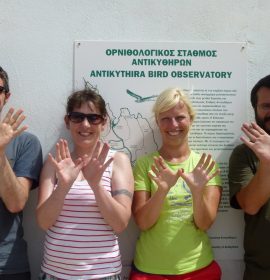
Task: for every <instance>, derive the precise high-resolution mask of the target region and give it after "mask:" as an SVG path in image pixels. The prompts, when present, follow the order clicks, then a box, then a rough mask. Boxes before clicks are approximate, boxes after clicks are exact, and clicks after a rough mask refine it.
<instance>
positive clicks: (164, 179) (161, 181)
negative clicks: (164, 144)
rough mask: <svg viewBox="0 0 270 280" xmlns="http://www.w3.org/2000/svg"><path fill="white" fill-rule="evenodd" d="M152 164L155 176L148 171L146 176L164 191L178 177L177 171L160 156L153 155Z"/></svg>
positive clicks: (168, 188) (167, 189)
mask: <svg viewBox="0 0 270 280" xmlns="http://www.w3.org/2000/svg"><path fill="white" fill-rule="evenodd" d="M154 162H155V163H154V164H153V165H152V167H151V169H152V171H153V172H154V174H155V176H154V175H153V174H152V173H151V172H149V173H148V176H149V177H150V178H151V179H152V180H153V181H154V182H155V183H156V184H157V185H158V186H159V187H160V188H162V189H163V190H164V191H166V192H168V191H169V190H170V188H171V187H173V186H174V185H175V184H176V182H177V180H178V179H179V175H178V172H174V171H172V170H171V169H170V168H169V167H168V166H167V164H166V163H165V162H164V160H163V158H162V157H161V156H158V157H154Z"/></svg>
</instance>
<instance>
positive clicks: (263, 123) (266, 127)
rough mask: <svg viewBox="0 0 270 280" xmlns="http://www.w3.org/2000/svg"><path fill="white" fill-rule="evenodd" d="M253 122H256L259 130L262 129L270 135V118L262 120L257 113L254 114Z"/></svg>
mask: <svg viewBox="0 0 270 280" xmlns="http://www.w3.org/2000/svg"><path fill="white" fill-rule="evenodd" d="M255 120H256V123H257V125H258V126H259V127H260V128H262V129H263V130H264V131H265V132H266V133H267V134H269V135H270V116H268V117H264V118H263V119H262V118H259V117H258V115H257V113H255ZM268 122H269V125H267V123H268Z"/></svg>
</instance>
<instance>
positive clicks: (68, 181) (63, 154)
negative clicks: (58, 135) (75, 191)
mask: <svg viewBox="0 0 270 280" xmlns="http://www.w3.org/2000/svg"><path fill="white" fill-rule="evenodd" d="M49 159H50V161H51V163H52V164H53V166H54V168H55V171H56V176H57V179H58V185H59V186H61V187H65V188H68V189H69V188H70V187H71V186H72V184H73V183H74V181H75V180H76V178H77V177H78V175H79V173H80V171H81V169H82V167H83V165H84V164H85V163H84V161H83V159H82V158H78V159H77V160H76V161H75V162H74V161H73V160H72V158H71V156H70V152H69V148H68V144H67V141H66V140H63V139H60V140H59V142H58V143H57V144H56V155H55V158H54V157H53V156H52V155H51V154H49Z"/></svg>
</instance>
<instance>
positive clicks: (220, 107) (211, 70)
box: [74, 41, 248, 267]
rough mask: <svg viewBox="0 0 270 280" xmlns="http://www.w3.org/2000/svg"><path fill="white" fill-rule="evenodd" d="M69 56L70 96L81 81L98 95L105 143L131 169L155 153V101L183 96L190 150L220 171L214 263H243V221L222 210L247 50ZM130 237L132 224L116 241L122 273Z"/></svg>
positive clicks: (94, 49)
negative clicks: (171, 92) (189, 114)
mask: <svg viewBox="0 0 270 280" xmlns="http://www.w3.org/2000/svg"><path fill="white" fill-rule="evenodd" d="M74 48H75V59H74V89H75V90H79V89H82V88H84V84H85V81H86V82H89V83H91V84H92V85H94V86H96V87H97V88H98V90H99V92H100V94H101V95H102V96H103V97H104V99H105V101H106V102H107V109H108V112H109V117H110V124H109V125H108V129H107V131H106V132H105V133H104V139H105V140H106V141H107V142H108V143H109V144H110V146H111V147H112V148H113V149H115V150H118V151H123V152H125V153H126V154H128V156H129V157H130V160H131V162H132V163H134V162H135V160H136V158H137V157H138V156H141V155H144V154H146V153H149V152H151V151H153V150H156V149H158V147H159V145H160V138H159V133H158V131H157V129H156V125H155V122H154V119H153V116H152V113H151V109H152V106H153V103H154V101H155V99H156V96H157V95H158V94H159V93H160V92H161V91H163V90H164V89H166V88H168V87H176V86H177V87H180V88H182V89H183V90H185V91H186V92H187V93H188V94H189V97H190V99H191V101H192V103H193V105H194V107H195V109H196V111H197V117H196V120H195V122H194V124H193V128H192V131H191V135H190V144H191V147H192V148H193V149H194V150H197V151H199V152H202V151H204V152H208V153H211V154H212V155H213V157H214V158H215V159H216V160H217V162H218V163H219V165H220V168H221V170H222V178H223V196H222V201H221V203H220V208H219V213H218V217H217V220H216V222H215V224H214V225H213V226H212V228H211V229H210V230H209V236H210V238H211V241H212V246H213V248H214V253H215V257H216V259H217V261H218V260H231V261H233V260H241V259H243V248H242V242H243V218H242V213H241V211H237V210H233V209H231V208H230V206H229V191H228V180H227V172H228V160H229V156H230V154H231V151H232V149H233V148H234V146H235V145H237V144H238V143H239V137H240V134H241V131H240V127H241V124H242V123H243V122H244V121H245V120H246V119H247V100H248V97H247V47H246V44H245V43H200V42H198V43H194V42H189V43H188V42H183V43H182V42H97V41H96V42H93V41H76V42H75V46H74ZM137 233H138V231H137V229H136V227H135V225H134V223H131V225H130V226H129V228H128V230H127V231H126V232H125V233H124V234H122V235H121V236H120V242H121V245H122V246H121V248H122V255H123V264H124V266H127V267H128V266H129V265H130V263H131V261H132V258H133V252H134V246H135V242H136V238H137Z"/></svg>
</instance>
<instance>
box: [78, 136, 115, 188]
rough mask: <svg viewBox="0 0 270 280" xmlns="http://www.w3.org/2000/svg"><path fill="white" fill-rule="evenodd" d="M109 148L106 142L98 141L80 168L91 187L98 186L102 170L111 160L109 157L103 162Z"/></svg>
mask: <svg viewBox="0 0 270 280" xmlns="http://www.w3.org/2000/svg"><path fill="white" fill-rule="evenodd" d="M101 146H102V148H101ZM109 149H110V147H109V145H108V144H106V143H105V144H102V143H101V142H100V141H98V142H97V144H96V147H95V149H94V152H93V154H92V156H91V158H89V159H88V160H87V164H85V166H84V167H83V169H82V172H83V175H84V177H85V179H86V180H87V182H88V183H89V185H90V186H91V187H97V186H99V184H100V181H101V178H102V175H103V173H104V171H105V170H106V168H107V167H108V166H109V165H110V164H111V162H112V161H113V158H110V159H109V160H107V161H106V162H105V160H106V158H107V155H108V152H109Z"/></svg>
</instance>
